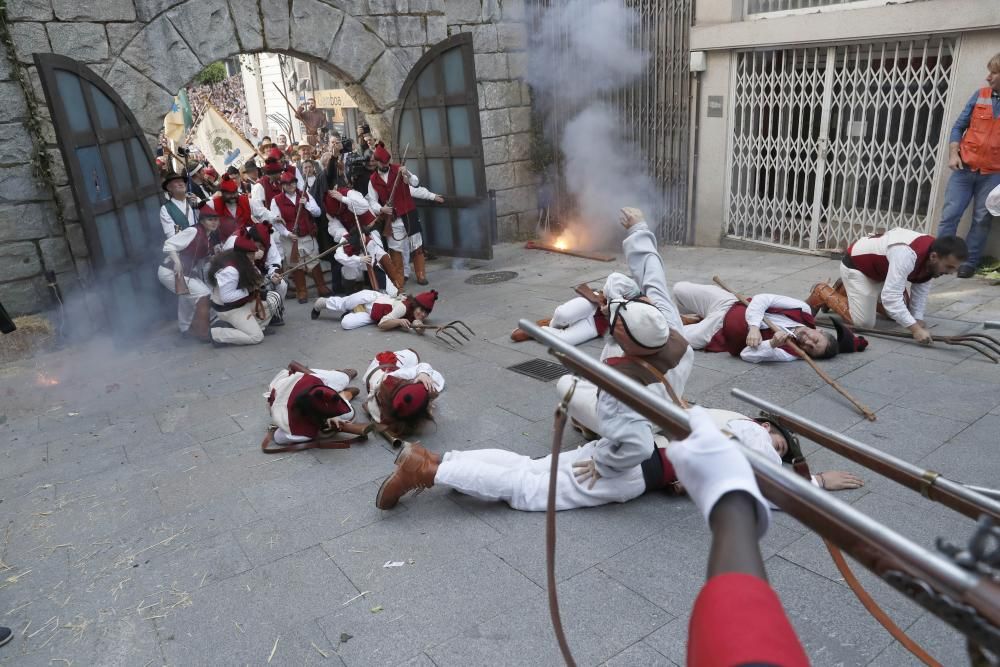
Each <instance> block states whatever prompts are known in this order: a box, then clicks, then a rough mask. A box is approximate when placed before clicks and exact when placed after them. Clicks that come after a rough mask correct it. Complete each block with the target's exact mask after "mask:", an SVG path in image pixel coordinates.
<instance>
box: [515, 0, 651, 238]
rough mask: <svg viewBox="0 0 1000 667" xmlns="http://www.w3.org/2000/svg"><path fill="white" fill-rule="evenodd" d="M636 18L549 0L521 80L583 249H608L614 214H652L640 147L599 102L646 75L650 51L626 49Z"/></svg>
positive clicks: (614, 5)
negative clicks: (550, 146) (633, 209)
mask: <svg viewBox="0 0 1000 667" xmlns="http://www.w3.org/2000/svg"><path fill="white" fill-rule="evenodd" d="M637 21H638V16H637V14H636V13H635V12H634V11H633V10H631V9H629V8H627V7H623V6H622V5H621V4H620V1H619V0H553V2H552V3H551V4H550V6H549V7H548V8H546V9H545V10H543V12H542V13H541V14H540V15H539V16H538V17H537V19H536V26H537V29H536V30H535V32H534V33H533V36H532V39H531V43H530V46H529V59H528V76H527V81H528V83H529V84H530V85H531V86H532V88H533V89H534V92H535V99H536V102H537V104H538V107H539V110H540V111H541V113H542V114H543V117H544V121H545V127H546V134H547V136H549V137H550V138H553V139H555V140H556V141H557V142H558V146H557V148H558V150H559V151H560V152H561V154H562V157H563V160H562V173H561V174H559V177H560V179H561V182H562V183H563V185H564V187H565V189H566V190H567V191H568V192H570V193H571V194H572V195H573V196H574V197H575V199H576V208H577V214H578V216H577V217H578V218H579V219H578V220H574V224H576V225H584V226H585V227H586V231H585V233H584V234H583V236H585V237H586V239H585V241H584V242H585V243H586V245H589V246H592V247H598V246H602V245H607V244H608V243H609V242H610V241H611V239H612V238H613V237H614V236H615V234H616V231H617V227H616V224H615V221H616V220H617V219H618V210H619V209H620V208H621V207H622V206H638V207H640V208H642V209H643V210H644V211H645V212H646V214H647V216H649V217H650V218H654V219H655V217H656V215H657V214H658V211H657V210H656V208H655V207H656V202H657V201H658V200H659V197H658V196H657V188H656V186H655V184H654V183H653V181H652V179H651V178H650V176H649V174H648V172H647V170H646V166H645V165H646V163H645V159H644V157H643V154H642V151H641V149H640V148H639V147H638V146H636V145H635V144H633V143H631V142H630V141H629V140H628V139H627V137H626V133H625V132H624V131H623V130H624V128H623V127H622V125H621V121H620V120H618V119H616V117H615V114H614V112H613V110H612V109H611V107H610V106H609V105H608V104H607V103H606V102H605V101H604V98H605V97H606V96H607V95H608V94H609V93H611V92H613V91H615V90H618V89H620V88H622V87H624V86H627V85H629V84H630V83H632V82H634V81H635V80H636V79H637V78H639V77H640V76H641V75H642V74H643V72H644V71H645V70H646V66H647V63H648V61H649V54H648V53H646V52H645V51H643V50H641V49H639V48H637V47H636V46H635V45H633V44H632V40H631V35H632V34H633V28H634V26H635V23H636V22H637Z"/></svg>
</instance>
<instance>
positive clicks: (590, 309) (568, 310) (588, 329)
mask: <svg viewBox="0 0 1000 667" xmlns="http://www.w3.org/2000/svg"><path fill="white" fill-rule="evenodd" d="M596 312H597V306H596V305H594V304H592V303H591V302H590V301H587V300H586V299H584V298H583V297H582V296H578V297H576V298H574V299H570V300H569V301H567V302H566V303H564V304H562V305H560V306H556V309H555V310H554V311H552V321H551V322H549V326H546V327H542V328H543V329H545V330H546V331H548V332H549V333H551V334H553V335H555V336H559V337H560V338H562V339H563V340H564V341H566V342H567V343H568V344H570V345H580V344H581V343H586V342H587V341H588V340H591V339H593V338H597V325H596V324H595V323H594V314H595V313H596Z"/></svg>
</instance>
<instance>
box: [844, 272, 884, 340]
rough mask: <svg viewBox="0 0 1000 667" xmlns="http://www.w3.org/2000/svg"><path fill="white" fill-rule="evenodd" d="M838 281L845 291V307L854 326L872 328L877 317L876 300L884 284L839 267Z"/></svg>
mask: <svg viewBox="0 0 1000 667" xmlns="http://www.w3.org/2000/svg"><path fill="white" fill-rule="evenodd" d="M840 279H841V280H843V281H844V287H845V289H846V290H847V305H848V307H849V308H850V309H851V320H853V322H854V326H857V327H862V328H866V329H869V328H872V327H874V326H875V320H876V319H877V317H878V299H879V296H881V294H882V286H883V285H885V283H877V282H875V281H874V280H872V279H871V278H869V277H868V276H866V275H865V274H863V273H861V272H860V271H858V270H857V269H849V268H847V267H846V266H844V265H843V264H841V265H840Z"/></svg>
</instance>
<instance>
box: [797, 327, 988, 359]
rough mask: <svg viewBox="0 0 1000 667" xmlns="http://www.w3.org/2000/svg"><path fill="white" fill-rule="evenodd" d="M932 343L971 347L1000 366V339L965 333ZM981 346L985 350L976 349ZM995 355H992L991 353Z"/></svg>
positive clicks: (894, 334)
mask: <svg viewBox="0 0 1000 667" xmlns="http://www.w3.org/2000/svg"><path fill="white" fill-rule="evenodd" d="M817 324H822V325H823V326H832V325H829V324H827V323H826V322H817ZM851 329H852V330H853V331H854V332H855V333H859V334H867V335H869V336H884V337H886V338H908V339H910V340H913V334H911V333H910V332H909V331H886V330H883V329H863V328H861V327H851ZM934 342H935V343H937V342H941V343H944V344H946V345H961V346H962V347H971V348H972V349H973V350H975V351H976V352H978V353H979V354H981V355H983V356H984V357H986V358H987V359H989V360H990V361H992V362H993V363H994V364H1000V356H998V355H1000V339H997V338H994V337H993V336H990V335H989V334H985V333H965V334H959V335H957V336H934ZM978 346H982V347H983V348H986V349H985V350H984V349H982V348H980V347H978ZM994 352H995V353H996V354H993V353H994Z"/></svg>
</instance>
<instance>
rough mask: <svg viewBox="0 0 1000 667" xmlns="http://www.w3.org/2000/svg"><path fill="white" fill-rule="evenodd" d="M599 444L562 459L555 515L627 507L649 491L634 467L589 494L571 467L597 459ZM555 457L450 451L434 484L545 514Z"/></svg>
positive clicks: (639, 470)
mask: <svg viewBox="0 0 1000 667" xmlns="http://www.w3.org/2000/svg"><path fill="white" fill-rule="evenodd" d="M595 444H596V443H592V442H591V443H588V444H586V445H584V446H582V447H580V448H579V449H576V450H573V451H570V452H563V453H561V454H560V455H559V470H558V472H557V475H558V477H557V478H556V509H557V510H570V509H574V508H577V507H596V506H598V505H606V504H608V503H623V502H626V501H628V500H632V499H633V498H637V497H638V496H641V495H642V494H643V492H644V491H645V490H646V484H645V481H644V480H643V477H642V467H641V466H636V467H634V468H631V469H630V470H628V471H626V472H625V473H623V474H622V475H619V476H617V477H602V478H601V479H599V480H597V483H596V484H594V488H593V489H588V488H587V485H588V484H589V483H590V482H589V481H587V482H585V483H584V484H582V485H581V484H580V483H578V482H577V481H576V477H575V476H574V475H573V462H574V461H578V460H581V459H588V458H590V457H591V456H593V453H594V449H595ZM551 465H552V460H551V456H546V457H544V458H540V459H532V458H530V457H528V456H522V455H521V454H516V453H514V452H508V451H506V450H503V449H477V450H472V451H468V452H462V451H452V452H448V453H447V454H445V455H444V458H443V460H442V461H441V464H440V465H439V466H438V470H437V475H436V476H435V477H434V483H435V484H441V485H443V486H450V487H451V488H453V489H455V490H456V491H460V492H461V493H464V494H466V495H469V496H473V497H475V498H479V499H481V500H502V501H504V502H505V503H507V504H508V505H510V506H511V507H513V508H514V509H516V510H524V511H526V512H541V511H544V510H545V508H546V504H547V501H548V493H549V467H550V466H551Z"/></svg>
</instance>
